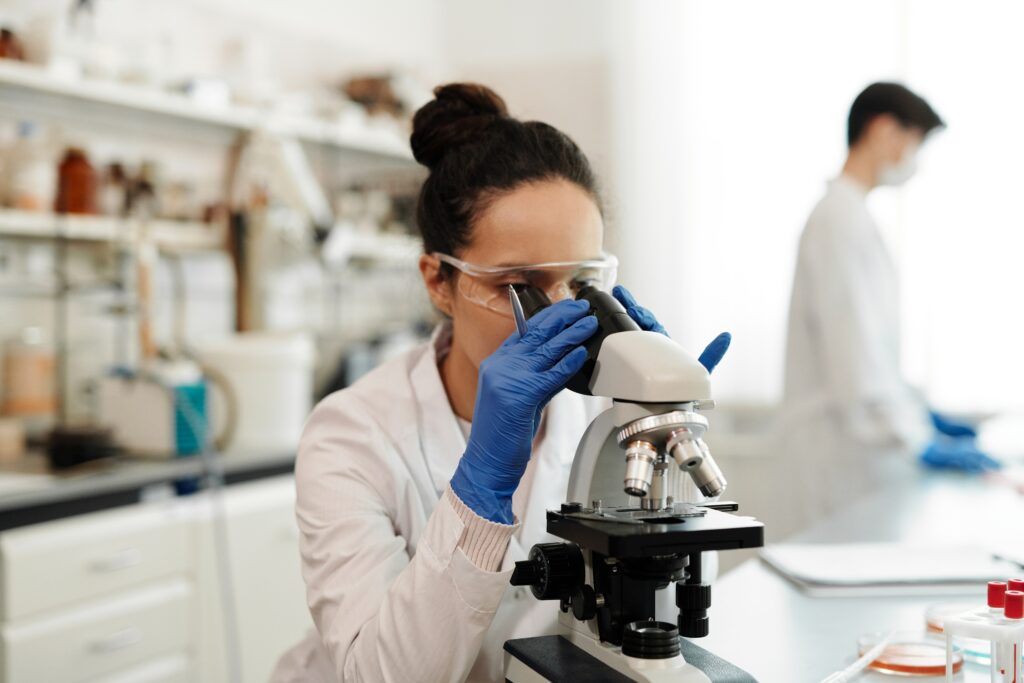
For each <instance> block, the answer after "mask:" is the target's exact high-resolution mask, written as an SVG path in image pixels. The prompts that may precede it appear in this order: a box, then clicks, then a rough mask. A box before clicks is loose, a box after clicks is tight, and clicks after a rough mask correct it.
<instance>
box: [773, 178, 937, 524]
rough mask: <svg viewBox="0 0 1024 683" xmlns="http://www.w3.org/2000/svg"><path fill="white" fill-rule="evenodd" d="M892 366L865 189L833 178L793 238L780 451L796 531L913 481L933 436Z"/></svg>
mask: <svg viewBox="0 0 1024 683" xmlns="http://www.w3.org/2000/svg"><path fill="white" fill-rule="evenodd" d="M899 356H900V319H899V285H898V279H897V273H896V268H895V265H894V263H893V261H892V258H891V256H890V254H889V252H888V250H887V248H886V246H885V243H884V241H883V239H882V236H881V233H880V232H879V230H878V227H877V226H876V224H875V222H874V220H873V219H872V217H871V215H870V213H869V212H868V207H867V192H866V190H865V189H864V188H862V187H861V186H859V185H858V184H857V183H856V182H855V181H854V180H852V179H851V178H849V177H847V176H840V177H839V178H837V179H836V180H834V181H832V182H831V183H830V184H829V186H828V191H827V192H826V193H825V196H824V197H823V198H822V200H821V201H820V202H819V203H818V205H817V206H816V207H815V208H814V210H813V211H812V212H811V215H810V218H808V220H807V226H806V227H805V228H804V232H803V234H802V236H801V238H800V250H799V254H798V256H797V264H796V273H795V276H794V280H793V291H792V298H791V301H790V308H789V329H788V338H787V343H786V372H785V391H784V401H783V403H784V410H783V416H782V420H781V425H782V433H783V439H782V443H783V444H784V446H783V451H784V453H785V455H786V456H788V457H789V458H790V459H791V467H790V468H789V470H788V474H787V476H788V477H789V479H790V482H791V483H792V484H793V485H796V486H798V487H799V490H800V493H799V496H796V497H793V500H799V501H801V502H802V504H803V505H802V507H803V510H802V511H801V512H800V517H802V521H803V522H807V521H810V520H811V519H813V517H814V516H816V515H820V514H827V513H828V512H830V511H831V510H833V509H834V508H835V507H837V506H840V505H845V504H847V503H848V502H850V501H851V500H853V499H856V498H858V497H861V496H863V495H864V494H866V493H867V492H869V491H870V490H872V489H874V488H876V487H877V486H879V485H880V484H881V483H883V482H884V481H885V480H887V479H891V478H893V477H902V476H906V475H907V474H909V470H910V469H911V468H912V466H913V465H912V463H913V458H912V457H911V456H912V455H913V454H916V453H917V452H919V451H920V450H921V449H922V448H923V447H924V445H925V443H926V442H927V439H928V437H929V435H930V433H931V428H930V426H929V423H928V414H927V409H926V407H925V403H924V401H923V400H922V398H921V397H920V396H919V395H918V394H917V393H916V392H915V391H914V390H913V389H912V388H911V387H910V386H909V385H908V384H907V382H906V381H905V379H904V377H903V375H902V374H901V371H900V361H899Z"/></svg>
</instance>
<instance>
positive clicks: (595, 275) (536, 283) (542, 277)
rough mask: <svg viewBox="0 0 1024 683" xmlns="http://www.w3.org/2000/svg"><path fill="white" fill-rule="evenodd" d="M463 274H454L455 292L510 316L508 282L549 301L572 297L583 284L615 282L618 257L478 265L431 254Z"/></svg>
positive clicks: (604, 285)
mask: <svg viewBox="0 0 1024 683" xmlns="http://www.w3.org/2000/svg"><path fill="white" fill-rule="evenodd" d="M431 256H433V257H434V258H436V259H438V260H439V261H441V262H442V263H447V264H448V265H449V266H451V267H453V268H455V269H456V270H458V271H459V272H460V273H462V274H463V275H466V276H467V277H460V278H458V285H457V286H458V289H459V293H460V294H462V296H464V297H465V298H467V299H469V300H470V301H472V302H473V303H475V304H478V305H480V306H483V307H484V308H486V309H488V310H491V311H494V312H495V313H500V314H502V315H505V316H507V317H509V318H511V317H512V305H511V303H509V299H508V286H509V285H512V286H513V287H518V286H519V285H523V286H532V287H537V288H538V289H540V290H541V291H543V292H544V293H545V294H547V296H548V298H549V299H551V301H552V302H555V301H561V300H563V299H571V298H575V296H576V294H577V293H578V292H579V291H580V290H581V289H583V288H584V287H587V286H590V287H595V288H597V289H600V290H608V289H610V288H611V287H612V286H613V285H614V284H615V276H616V274H617V273H618V268H619V260H618V259H617V258H615V256H613V255H611V254H602V255H601V257H600V258H596V259H588V260H586V261H560V262H556V263H538V264H533V265H524V266H479V265H476V264H474V263H467V262H465V261H462V260H460V259H457V258H455V257H454V256H451V255H449V254H442V253H440V252H436V251H435V252H434V253H433V254H431Z"/></svg>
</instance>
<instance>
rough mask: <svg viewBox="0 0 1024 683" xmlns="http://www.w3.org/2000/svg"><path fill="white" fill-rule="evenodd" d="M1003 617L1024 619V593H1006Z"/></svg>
mask: <svg viewBox="0 0 1024 683" xmlns="http://www.w3.org/2000/svg"><path fill="white" fill-rule="evenodd" d="M1003 616H1005V617H1006V618H1007V619H1024V591H1006V593H1005V594H1004V596H1003Z"/></svg>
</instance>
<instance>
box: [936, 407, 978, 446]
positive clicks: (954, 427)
mask: <svg viewBox="0 0 1024 683" xmlns="http://www.w3.org/2000/svg"><path fill="white" fill-rule="evenodd" d="M928 415H929V417H931V418H932V425H934V426H935V431H937V432H938V433H939V434H944V435H945V436H958V437H959V436H967V437H971V438H972V439H973V438H974V437H976V436H978V430H977V429H975V428H974V426H973V425H969V424H967V423H966V422H960V421H959V420H954V419H952V418H949V417H946V416H945V415H943V414H942V413H938V412H935V411H934V410H929V411H928Z"/></svg>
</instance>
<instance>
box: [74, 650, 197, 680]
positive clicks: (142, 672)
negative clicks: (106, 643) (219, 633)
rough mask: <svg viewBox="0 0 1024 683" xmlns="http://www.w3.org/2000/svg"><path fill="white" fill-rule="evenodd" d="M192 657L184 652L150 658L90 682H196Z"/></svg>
mask: <svg viewBox="0 0 1024 683" xmlns="http://www.w3.org/2000/svg"><path fill="white" fill-rule="evenodd" d="M195 680H196V676H195V671H194V669H193V666H192V660H191V658H190V657H189V656H188V655H187V654H185V653H184V652H179V653H176V654H173V655H167V656H165V657H159V658H157V659H153V660H150V661H148V662H146V663H144V664H140V665H139V666H134V667H132V668H130V669H125V670H124V671H119V672H117V673H116V674H111V675H106V676H100V677H99V678H93V679H91V680H90V681H89V683H195Z"/></svg>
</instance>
